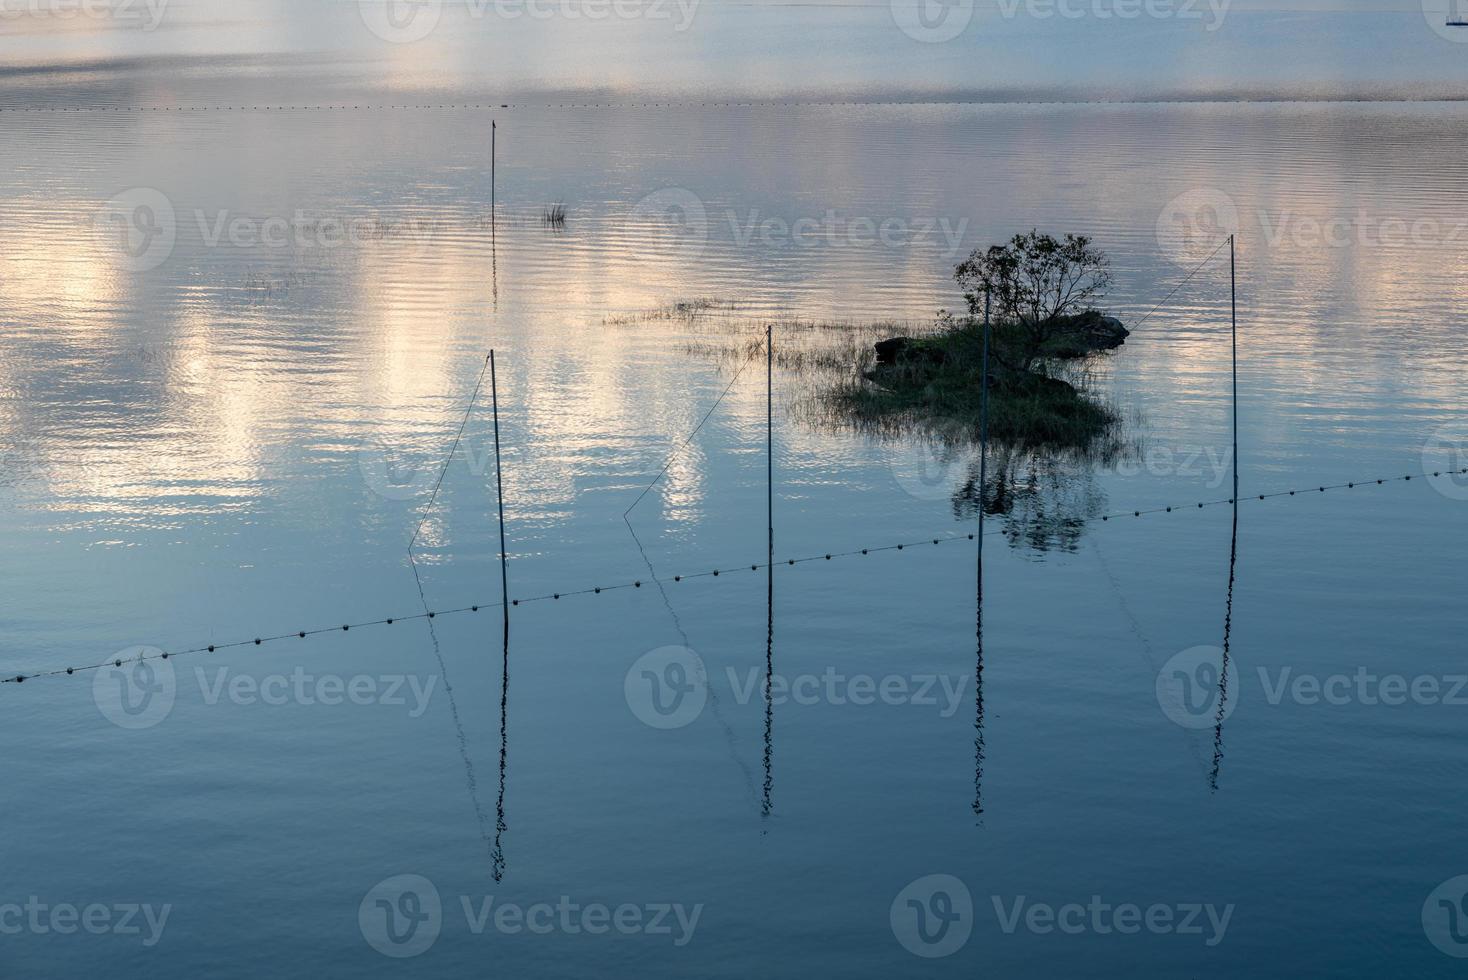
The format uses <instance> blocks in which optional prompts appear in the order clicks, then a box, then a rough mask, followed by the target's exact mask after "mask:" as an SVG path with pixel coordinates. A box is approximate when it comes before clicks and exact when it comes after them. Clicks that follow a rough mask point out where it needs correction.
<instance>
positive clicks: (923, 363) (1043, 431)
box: [828, 310, 1127, 449]
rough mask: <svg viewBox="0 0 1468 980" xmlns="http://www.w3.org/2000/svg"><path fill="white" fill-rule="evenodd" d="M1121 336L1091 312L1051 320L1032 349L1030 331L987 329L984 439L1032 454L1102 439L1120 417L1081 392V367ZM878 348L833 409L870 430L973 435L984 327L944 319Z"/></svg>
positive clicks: (1112, 323)
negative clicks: (937, 428) (913, 428)
mask: <svg viewBox="0 0 1468 980" xmlns="http://www.w3.org/2000/svg"><path fill="white" fill-rule="evenodd" d="M1126 334H1127V331H1126V330H1125V328H1123V327H1122V326H1121V324H1120V323H1119V322H1118V321H1116V320H1113V319H1111V318H1109V317H1104V316H1102V315H1101V314H1100V313H1099V312H1097V311H1094V310H1090V311H1086V312H1084V313H1081V314H1078V315H1074V316H1069V317H1065V318H1063V319H1062V320H1060V321H1058V322H1053V323H1051V324H1050V325H1049V329H1048V330H1047V335H1046V337H1045V340H1044V343H1043V344H1042V345H1041V346H1040V347H1039V349H1038V350H1036V349H1035V347H1034V332H1033V331H1032V330H1030V329H1029V328H1028V327H1027V326H1026V325H1025V324H1023V323H1022V322H1019V321H1004V322H998V323H994V324H992V326H991V329H990V338H989V342H990V348H989V435H990V438H992V439H995V440H997V441H999V442H1004V443H1010V444H1013V445H1024V446H1030V447H1032V448H1065V449H1085V448H1087V447H1089V446H1090V445H1091V444H1092V443H1093V442H1094V441H1095V440H1097V439H1098V438H1099V437H1101V436H1103V435H1105V434H1106V433H1107V432H1108V430H1109V429H1110V428H1111V426H1113V425H1114V424H1115V423H1116V422H1118V421H1119V419H1118V416H1117V415H1116V413H1115V412H1113V411H1112V410H1111V409H1110V408H1108V407H1107V406H1105V405H1103V404H1101V403H1099V402H1097V401H1095V400H1093V399H1092V398H1091V397H1089V396H1088V395H1087V394H1086V393H1085V391H1084V383H1083V380H1082V379H1083V377H1084V374H1085V371H1084V367H1083V365H1084V363H1085V362H1086V360H1087V359H1088V358H1090V357H1091V356H1092V355H1095V354H1097V353H1098V352H1100V351H1103V350H1108V349H1111V348H1113V347H1116V346H1119V345H1120V344H1121V342H1122V340H1123V339H1124V338H1125V336H1126ZM875 351H876V363H875V364H874V365H873V366H872V367H871V368H870V369H869V370H866V371H864V372H862V373H861V375H860V376H859V377H857V378H854V379H851V380H849V381H847V382H844V383H841V384H838V385H837V386H836V387H835V388H834V389H832V390H831V391H830V392H829V393H828V395H829V398H830V400H831V402H832V403H833V407H836V408H837V409H838V410H840V411H841V412H842V413H843V414H845V415H847V416H848V417H849V418H851V419H852V420H853V421H855V422H857V423H858V424H864V425H868V426H871V427H873V428H902V427H904V426H907V425H917V426H921V427H926V428H931V427H933V426H934V425H935V424H941V425H942V427H943V429H944V430H945V431H946V432H949V433H950V434H954V435H967V436H970V437H971V438H973V439H977V438H978V434H979V425H980V415H981V408H982V396H983V389H982V387H981V384H980V378H981V377H982V374H983V325H982V323H981V322H976V321H975V320H973V319H948V320H946V321H944V322H942V323H940V326H939V329H938V330H937V332H935V333H933V334H930V335H927V336H922V337H895V338H891V339H889V340H884V341H881V342H879V343H877V344H876V346H875ZM1061 374H1065V375H1067V376H1068V377H1069V378H1070V379H1071V380H1067V379H1066V378H1065V377H1060V376H1059V375H1061ZM1073 382H1074V383H1073Z"/></svg>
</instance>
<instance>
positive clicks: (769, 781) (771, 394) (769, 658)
mask: <svg viewBox="0 0 1468 980" xmlns="http://www.w3.org/2000/svg"><path fill="white" fill-rule="evenodd" d="M774 378H775V328H774V325H773V324H769V325H767V326H766V327H765V517H766V525H767V528H768V531H769V536H768V538H767V543H768V551H767V553H766V554H767V560H766V563H765V589H766V591H765V784H764V799H763V803H762V806H761V809H762V812H763V813H765V814H769V812H770V810H771V809H772V808H773V806H774V804H773V802H772V801H771V799H770V793H771V790H772V789H773V788H774V785H775V775H774V769H773V768H772V764H773V759H772V758H771V756H772V755H773V752H774V724H775V702H774V691H773V683H774V671H775V383H774Z"/></svg>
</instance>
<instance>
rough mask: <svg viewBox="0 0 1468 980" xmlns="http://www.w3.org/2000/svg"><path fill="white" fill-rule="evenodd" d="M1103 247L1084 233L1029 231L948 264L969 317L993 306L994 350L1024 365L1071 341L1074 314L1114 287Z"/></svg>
mask: <svg viewBox="0 0 1468 980" xmlns="http://www.w3.org/2000/svg"><path fill="white" fill-rule="evenodd" d="M1107 266H1108V262H1107V259H1106V255H1105V253H1103V252H1102V251H1101V250H1100V249H1097V248H1092V247H1091V239H1090V238H1089V237H1088V236H1086V235H1066V236H1065V238H1064V240H1060V239H1056V238H1055V237H1054V236H1051V235H1045V234H1041V233H1040V232H1039V231H1038V230H1032V231H1030V232H1029V233H1028V234H1024V235H1015V236H1014V238H1012V239H1010V240H1009V242H1008V243H1007V244H1004V245H991V246H989V248H988V249H986V250H981V249H975V250H974V251H973V253H972V254H970V255H969V257H968V258H967V259H965V260H964V261H962V262H960V263H959V264H958V265H957V266H956V267H955V268H954V270H953V278H954V279H956V280H958V284H959V285H960V286H962V287H963V297H964V299H965V300H967V301H968V309H969V315H970V316H971V317H974V318H978V317H982V316H983V315H984V305H985V302H984V298H985V294H986V293H987V294H988V297H989V299H990V301H991V303H992V304H993V314H994V318H995V323H994V334H995V339H996V344H995V346H994V356H995V358H996V359H997V360H999V361H1000V363H1002V364H1003V365H1004V366H1005V367H1008V368H1011V369H1012V370H1017V371H1029V370H1030V369H1031V368H1032V367H1033V366H1034V364H1035V362H1036V361H1038V360H1040V359H1041V358H1044V357H1047V356H1050V355H1051V354H1052V353H1053V352H1054V351H1055V350H1056V348H1057V347H1058V346H1064V345H1066V344H1068V343H1069V342H1070V337H1071V336H1072V335H1073V333H1074V330H1075V326H1076V324H1075V322H1074V321H1075V316H1076V315H1077V314H1080V313H1085V312H1088V311H1089V306H1090V302H1091V301H1092V300H1095V299H1099V298H1100V297H1101V296H1103V295H1105V293H1106V290H1107V288H1108V287H1109V286H1110V285H1111V273H1110V272H1109V271H1108V270H1107Z"/></svg>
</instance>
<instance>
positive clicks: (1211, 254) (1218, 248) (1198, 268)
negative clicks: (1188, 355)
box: [1132, 235, 1234, 331]
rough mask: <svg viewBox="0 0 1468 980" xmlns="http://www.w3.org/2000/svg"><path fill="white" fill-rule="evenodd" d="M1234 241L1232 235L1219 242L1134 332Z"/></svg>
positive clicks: (1146, 316) (1136, 326)
mask: <svg viewBox="0 0 1468 980" xmlns="http://www.w3.org/2000/svg"><path fill="white" fill-rule="evenodd" d="M1233 240H1234V239H1233V236H1232V235H1230V236H1228V237H1227V238H1225V239H1224V240H1223V241H1221V242H1219V243H1218V245H1217V246H1215V247H1214V249H1213V251H1211V252H1209V253H1208V257H1207V258H1205V259H1204V260H1203V261H1202V262H1199V263H1198V264H1197V265H1195V266H1193V271H1192V272H1189V273H1188V274H1187V275H1186V276H1184V277H1183V281H1182V282H1180V283H1178V284H1177V285H1176V286H1173V287H1172V291H1171V292H1169V293H1168V294H1167V295H1166V296H1164V297H1162V301H1161V302H1160V303H1158V304H1157V305H1156V306H1154V307H1152V308H1151V309H1150V310H1148V311H1147V314H1146V315H1145V316H1143V317H1142V318H1141V319H1140V320H1138V321H1137V322H1136V325H1135V326H1133V327H1132V330H1133V331H1137V330H1140V329H1142V324H1144V323H1146V322H1147V321H1148V320H1150V319H1152V314H1153V313H1156V312H1157V311H1158V310H1160V309H1162V307H1163V306H1165V305H1166V304H1167V301H1168V300H1170V299H1172V298H1173V297H1174V296H1176V295H1177V292H1178V290H1179V289H1182V288H1183V287H1184V286H1186V285H1187V284H1188V283H1189V282H1190V281H1191V280H1192V278H1193V277H1194V276H1196V275H1197V274H1198V273H1199V272H1200V271H1201V270H1202V268H1203V267H1204V266H1205V265H1207V264H1208V263H1209V262H1212V261H1213V257H1214V256H1215V255H1217V254H1218V253H1219V252H1221V251H1223V246H1225V245H1232V243H1233Z"/></svg>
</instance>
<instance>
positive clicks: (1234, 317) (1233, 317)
mask: <svg viewBox="0 0 1468 980" xmlns="http://www.w3.org/2000/svg"><path fill="white" fill-rule="evenodd" d="M1228 307H1229V325H1230V344H1231V346H1232V355H1233V386H1234V399H1233V401H1234V425H1233V436H1234V465H1233V471H1234V500H1238V499H1239V301H1238V285H1237V279H1236V276H1235V273H1234V236H1232V235H1229V236H1228Z"/></svg>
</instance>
